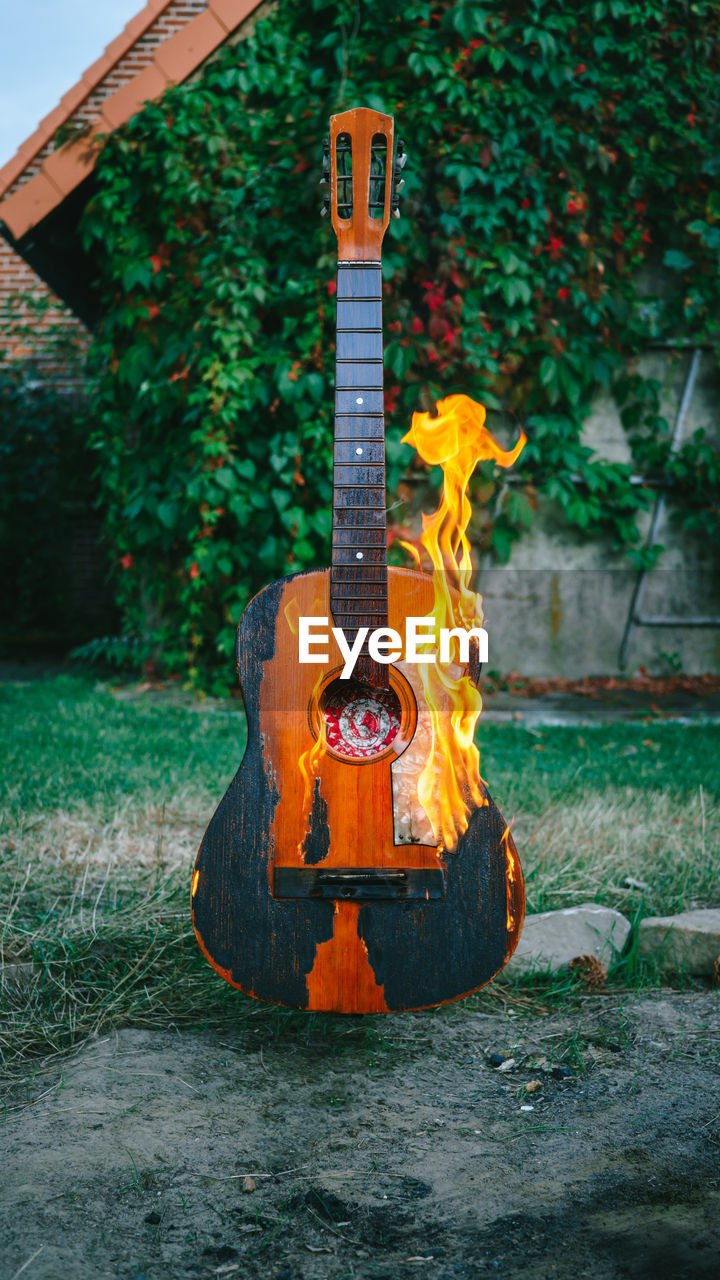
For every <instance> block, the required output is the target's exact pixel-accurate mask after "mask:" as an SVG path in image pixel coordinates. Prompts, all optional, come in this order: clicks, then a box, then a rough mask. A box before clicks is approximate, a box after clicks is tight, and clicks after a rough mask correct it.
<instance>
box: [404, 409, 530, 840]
mask: <svg viewBox="0 0 720 1280" xmlns="http://www.w3.org/2000/svg"><path fill="white" fill-rule="evenodd" d="M436 409H437V416H436V417H431V416H430V414H429V413H414V414H413V419H412V426H411V428H410V430H409V431H408V433H407V435H406V436H404V438H403V440H404V443H408V444H411V445H413V446H414V448H415V449H416V450H417V452H418V453H419V455H420V457H421V458H422V459H423V460H424V461H425V462H427V463H429V464H430V465H431V466H438V465H439V466H441V467H442V471H443V488H442V499H441V502H440V505H439V506H438V509H437V511H435V513H434V514H433V515H431V516H426V515H423V518H422V524H423V531H422V535H421V538H420V541H421V542H422V545H423V547H424V548H425V550H426V551H427V553H428V555H429V556H430V560H431V562H432V566H433V580H434V587H435V601H434V605H433V609H432V612H431V613H430V614H429V615H428V621H429V622H430V623H432V624H433V625H434V628H435V642H436V645H437V643H438V641H439V633H440V630H441V628H443V627H447V628H449V629H452V628H455V627H461V628H463V629H465V630H470V629H471V628H472V627H477V626H481V625H482V620H483V615H482V597H481V596H480V595H479V594H478V593H477V592H475V591H473V590H472V589H471V587H470V578H471V575H472V572H473V564H472V558H471V553H470V541H469V539H468V536H467V527H468V523H469V521H470V516H471V514H472V507H471V504H470V500H469V498H468V496H467V488H468V484H469V482H470V477H471V476H472V473H473V471H474V470H475V468H476V466H477V465H478V463H479V462H484V461H487V460H489V459H492V460H493V461H495V462H497V463H498V464H499V465H500V466H501V467H509V466H512V464H513V462H515V460H516V458H517V457H518V455H519V454H520V452H521V450H522V449H523V447H524V445H525V441H526V437H525V435H524V434H522V435H521V436H520V439H519V440H518V442H517V444H516V445H515V448H514V449H511V450H510V451H506V450H504V449H501V448H500V445H499V444H498V443H497V441H496V440H495V439H493V437H492V436H491V435H490V432H489V431H488V430H487V428H486V427H485V409H484V407H483V405H481V404H478V403H477V402H476V401H474V400H471V399H470V397H469V396H463V395H455V396H447V397H445V399H443V400H439V401H438V403H437V406H436ZM429 629H430V628H428V630H429ZM452 643H453V646H454V648H453V649H452V650H451V652H453V653H454V656H455V657H456V658H457V657H458V654H459V649H458V642H457V640H456V639H455V638H453V641H452ZM418 671H419V673H420V677H421V679H422V682H423V687H424V690H425V701H426V704H427V707H428V710H429V712H430V718H431V727H432V745H431V750H430V754H429V756H428V759H427V761H426V763H425V766H424V768H423V770H422V773H421V775H420V778H419V780H418V799H419V801H420V803H421V805H422V807H423V809H424V810H425V813H426V814H427V816H428V819H429V821H430V823H431V824H432V827H433V831H434V833H435V838H436V839H437V840H438V841H441V842H442V845H443V846H444V848H445V849H453V848H454V847H455V846H456V844H457V842H458V840H459V839H460V836H461V835H462V834H463V833H464V831H465V830H466V829H467V824H468V818H469V815H470V813H471V811H472V809H474V808H477V807H479V806H481V805H483V804H486V803H487V800H486V797H485V794H484V791H483V788H482V779H481V777H480V756H479V752H478V749H477V747H476V746H475V743H474V741H473V738H474V734H475V727H476V725H477V722H478V718H479V716H480V712H481V711H482V698H481V696H480V693H479V692H478V690H477V689H476V688H475V685H474V684H473V683H472V681H471V679H470V677H469V676H467V675H464V674H462V668H460V667H459V666H458V664H457V662H450V663H449V664H447V665H446V666H441V665H440V664H439V663H437V662H435V663H427V664H422V665H421V666H420V667H419V668H418Z"/></svg>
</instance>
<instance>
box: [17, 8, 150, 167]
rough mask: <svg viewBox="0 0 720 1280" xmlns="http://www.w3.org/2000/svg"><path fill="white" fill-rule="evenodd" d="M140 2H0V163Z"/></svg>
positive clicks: (123, 24) (137, 11) (75, 78)
mask: <svg viewBox="0 0 720 1280" xmlns="http://www.w3.org/2000/svg"><path fill="white" fill-rule="evenodd" d="M144 7H145V5H144V0H0V166H1V165H3V164H5V162H6V161H7V160H9V159H10V157H11V156H13V155H14V154H15V152H16V151H17V149H18V147H19V146H20V144H21V143H22V142H24V141H25V139H26V138H27V137H29V135H30V134H31V133H33V132H34V130H35V129H36V127H37V125H38V124H39V123H40V121H41V120H42V118H43V116H46V115H47V113H48V111H52V109H53V107H56V106H57V104H58V102H59V101H60V99H61V98H62V96H63V94H64V93H67V91H68V89H71V88H72V86H73V85H74V84H76V82H77V81H78V80H79V79H80V76H81V75H82V73H83V71H85V70H86V69H87V68H88V67H89V66H90V65H91V63H93V62H94V61H95V59H96V58H98V57H99V56H100V54H101V53H102V51H103V49H104V48H105V46H106V45H107V44H109V43H110V41H111V40H113V39H114V38H115V36H116V35H118V33H119V32H120V31H122V29H123V27H124V26H125V23H126V22H129V21H130V18H132V17H133V16H134V15H135V14H136V13H139V12H140V10H141V9H143V8H144Z"/></svg>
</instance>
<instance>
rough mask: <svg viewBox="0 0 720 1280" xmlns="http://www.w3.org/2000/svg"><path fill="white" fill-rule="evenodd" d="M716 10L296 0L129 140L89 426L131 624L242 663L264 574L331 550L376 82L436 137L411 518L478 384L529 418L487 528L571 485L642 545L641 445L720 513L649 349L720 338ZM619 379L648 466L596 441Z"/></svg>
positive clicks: (677, 489) (566, 502)
mask: <svg viewBox="0 0 720 1280" xmlns="http://www.w3.org/2000/svg"><path fill="white" fill-rule="evenodd" d="M719 36H720V9H718V6H717V4H716V3H714V0H697V2H696V3H692V4H689V3H683V2H679V0H674V2H672V0H665V2H663V3H656V2H653V0H606V2H602V0H594V2H590V0H577V3H574V4H572V5H570V4H568V3H567V2H566V0H516V2H514V3H512V2H506V3H497V2H493V3H483V2H482V0H475V2H472V3H463V2H462V0H455V2H453V0H436V2H434V3H424V2H423V0H374V2H373V3H372V4H370V3H361V2H359V0H352V2H351V0H339V2H337V0H332V2H330V0H280V2H279V4H278V6H277V7H276V8H275V9H274V11H273V12H272V13H271V14H269V15H268V16H267V17H266V18H265V19H263V20H262V21H260V22H258V24H257V25H256V26H255V28H254V30H253V32H252V34H251V35H250V36H249V37H248V38H247V39H244V40H241V41H240V42H238V43H237V44H235V45H229V46H227V47H226V48H225V49H224V50H223V51H222V53H221V55H220V56H219V57H217V58H216V59H214V60H213V61H212V62H211V63H209V64H208V65H207V66H206V67H205V69H204V71H203V72H202V74H201V75H200V76H199V78H197V79H194V80H193V81H192V82H191V83H188V84H186V85H183V86H180V87H178V88H176V89H173V90H171V91H170V92H168V93H167V94H166V95H165V96H164V98H163V99H162V100H161V101H160V102H158V103H155V104H153V105H149V106H147V107H146V108H145V109H144V110H143V111H142V112H141V113H140V114H139V115H138V116H136V117H135V118H134V119H133V120H132V121H131V122H130V123H129V124H128V125H127V126H126V127H125V128H124V129H122V130H120V131H118V132H117V133H115V134H114V135H112V137H111V138H110V139H109V141H108V143H107V145H106V147H105V148H104V151H103V153H102V155H101V158H100V162H99V165H98V170H97V174H98V184H99V189H98V194H97V196H96V198H95V200H94V201H93V204H92V206H91V207H90V209H89V210H88V212H87V213H86V216H85V226H84V234H85V237H86V240H87V243H88V245H89V247H90V249H91V251H92V253H93V254H94V256H95V258H96V261H97V263H98V269H99V270H100V272H101V275H102V280H103V291H104V301H105V319H104V322H103V325H102V328H101V330H100V332H99V334H98V336H97V339H96V341H95V345H94V353H93V363H94V369H95V373H96V376H97V387H98V390H97V400H96V408H95V431H94V439H93V444H94V448H95V449H96V451H97V456H98V460H99V464H100V472H101V477H102V487H103V497H104V502H105V504H106V506H107V509H108V512H109V522H110V532H111V536H112V539H113V542H114V545H115V547H116V567H117V581H118V591H119V595H120V600H121V603H122V606H123V610H124V615H125V619H126V627H127V632H128V635H129V636H131V637H134V638H135V640H136V641H137V639H138V637H139V638H140V640H141V644H142V645H145V648H146V652H147V653H151V652H152V654H153V655H154V657H155V659H156V661H158V662H159V663H160V664H161V665H162V666H163V667H164V669H166V670H169V671H176V672H181V673H183V674H184V675H187V676H189V677H190V679H191V680H194V681H195V682H197V683H205V684H208V683H211V682H212V680H213V679H214V678H215V673H216V672H218V671H222V673H223V674H222V682H223V683H226V682H227V671H228V657H229V655H230V653H231V650H232V642H233V632H234V626H235V624H236V622H237V619H238V617H239V614H240V611H241V609H242V607H243V605H244V603H245V602H246V600H247V599H248V597H249V595H250V594H252V593H253V592H255V591H256V590H258V589H259V588H260V587H261V586H262V585H264V584H265V583H266V582H267V581H269V580H271V579H272V578H274V577H277V576H279V575H281V574H283V573H287V572H289V571H292V570H294V569H297V568H302V567H306V566H312V565H322V564H325V563H327V562H328V556H329V533H330V496H331V487H330V481H331V475H330V457H331V454H330V441H331V433H332V401H333V397H332V378H333V335H334V297H333V292H334V287H335V286H334V275H335V243H334V237H333V234H332V230H331V228H330V227H329V224H328V222H327V221H326V220H324V219H322V218H321V217H320V216H319V210H320V205H321V191H322V188H320V187H319V186H318V179H319V176H320V172H319V167H320V147H321V140H322V138H323V136H324V134H325V133H326V132H327V123H328V117H329V115H330V114H331V113H332V112H335V111H339V110H343V109H345V108H347V107H350V106H357V105H367V106H371V107H375V108H377V109H378V110H381V111H386V112H389V113H391V114H393V115H394V116H395V117H396V124H397V129H398V132H399V135H400V136H401V137H403V138H405V140H406V145H407V148H408V151H409V153H410V160H409V163H408V165H407V167H406V170H405V175H404V176H405V177H406V187H405V191H404V193H403V196H404V199H403V203H402V212H403V217H402V218H401V219H400V220H399V221H397V222H393V223H392V225H391V228H390V231H389V233H388V235H387V237H386V241H385V252H384V266H385V270H384V276H385V282H386V283H385V291H386V297H385V304H384V312H385V332H386V393H387V394H386V410H387V427H388V455H389V461H390V464H391V465H390V472H389V475H390V484H391V488H392V490H393V491H394V493H395V494H396V495H397V504H396V505H394V506H393V510H392V518H393V519H394V520H395V522H396V524H397V526H398V527H399V526H402V525H403V524H404V523H406V521H407V519H408V514H409V512H410V510H411V508H412V504H413V502H414V500H415V498H414V495H416V494H417V491H418V485H417V484H410V483H408V481H409V480H412V479H413V478H416V479H417V478H418V464H417V462H416V461H414V459H413V456H412V453H411V451H410V450H409V449H408V448H407V447H406V446H403V445H401V444H400V443H399V440H400V436H401V435H402V434H403V433H404V432H405V430H406V429H407V426H408V424H409V419H410V415H411V414H412V412H413V410H415V409H417V408H430V407H431V406H432V405H433V403H434V402H435V400H436V399H438V398H439V397H440V396H442V395H447V394H449V393H451V392H454V391H462V392H465V393H467V394H469V395H471V396H473V397H475V398H476V399H478V400H481V401H483V402H484V403H485V404H486V405H488V406H489V407H490V408H491V409H492V408H496V409H497V408H501V407H502V408H504V409H505V410H506V411H507V413H508V414H509V415H510V420H511V422H512V423H513V424H514V425H515V426H516V427H518V428H519V426H520V425H522V426H524V427H525V429H526V430H527V432H528V437H529V440H528V444H527V447H526V449H525V451H524V453H523V455H522V458H521V461H520V463H519V464H518V467H517V468H516V479H515V481H514V482H513V484H512V486H511V487H503V488H501V486H504V485H505V477H503V476H501V475H499V474H495V472H494V470H493V469H492V467H488V468H486V469H485V470H484V472H483V474H482V475H479V476H478V478H477V480H476V481H475V487H474V495H473V496H474V497H475V498H476V500H477V499H483V500H484V501H485V503H486V506H485V507H484V509H483V510H484V514H483V515H482V516H481V517H480V518H479V519H478V520H477V522H476V526H475V533H476V539H477V541H478V543H479V546H480V549H481V550H482V551H487V550H492V551H494V553H495V555H496V556H497V557H499V559H500V560H501V561H502V560H503V559H505V558H507V555H508V553H509V550H510V548H511V546H512V543H513V540H514V539H516V538H517V537H518V536H520V535H521V534H522V531H523V529H524V528H526V527H528V525H529V524H530V523H531V522H532V520H533V518H534V512H535V510H536V508H537V505H538V496H539V495H541V496H542V495H544V496H545V497H546V498H548V499H549V500H551V501H552V502H553V503H554V504H556V506H557V510H558V512H559V513H560V514H561V515H562V517H563V519H564V520H565V521H566V522H567V523H568V524H569V526H571V527H573V528H575V529H577V530H580V531H582V532H583V533H584V535H586V536H587V537H590V538H597V537H603V538H605V539H607V540H608V541H609V544H610V545H614V546H620V547H625V548H627V549H628V550H629V551H630V552H631V553H632V552H633V551H634V554H635V556H636V557H637V556H638V555H639V554H640V552H639V538H638V529H637V521H636V517H637V513H638V511H639V510H642V509H644V508H645V507H647V505H648V502H649V501H650V499H651V494H650V493H649V491H648V490H645V489H642V488H639V487H638V486H633V485H631V484H630V479H629V477H630V472H631V470H633V468H634V469H635V470H641V471H643V472H644V473H648V472H649V473H651V474H653V475H654V476H655V477H656V478H657V479H658V480H663V478H665V479H668V478H669V479H670V480H671V481H672V484H673V495H674V501H675V503H676V507H677V510H678V511H679V512H680V514H681V516H682V513H683V512H684V513H685V515H686V518H687V520H688V521H689V522H690V523H694V525H695V526H696V527H697V528H698V529H699V531H700V532H701V533H702V534H703V535H704V536H706V537H708V536H712V535H715V534H716V532H717V526H718V497H717V495H718V462H717V455H716V452H715V446H714V444H713V443H712V442H711V441H709V440H707V439H705V438H704V437H703V436H702V435H700V436H696V437H694V438H693V439H692V440H691V441H690V442H689V443H688V445H687V446H686V447H685V449H684V450H683V453H682V456H681V458H680V459H679V460H677V459H676V460H674V461H672V462H669V461H668V442H669V438H668V428H667V423H666V422H665V420H664V418H663V417H662V415H661V413H660V412H659V409H658V398H657V388H656V387H655V386H654V384H653V381H652V380H651V379H647V378H642V377H641V376H640V375H639V374H638V373H637V371H636V366H634V365H633V358H634V357H635V356H637V354H638V353H639V352H641V351H642V350H643V349H644V347H645V345H646V343H647V341H648V339H650V338H652V339H661V338H663V337H673V338H683V337H687V338H692V339H699V338H708V337H709V338H712V337H714V336H717V331H718V325H719V321H718V316H719V314H720V310H719V306H718V304H719V302H720V283H719V279H718V257H719V249H720V222H719V221H718V214H719V212H720V196H719V195H718V187H717V169H718V162H719V157H720V148H719V145H718V144H719V134H720V127H719V122H720V112H719V111H718V106H719V102H718V83H719V81H718V48H719V47H720V44H719V43H718V37H719ZM648 269H651V271H659V270H661V271H662V275H663V281H664V283H663V288H662V290H661V291H658V292H657V293H653V291H652V289H651V290H650V291H649V292H648V290H647V288H640V287H639V284H638V282H639V280H640V279H641V278H642V276H643V273H644V275H645V278H647V277H648ZM603 388H605V389H607V388H612V390H613V392H614V393H616V394H617V395H618V397H619V399H620V402H621V404H622V406H623V414H624V422H625V426H626V427H627V429H628V430H629V432H630V435H631V439H632V447H633V451H634V457H633V462H632V465H631V464H622V463H617V462H608V461H603V460H602V459H600V458H597V457H593V456H592V452H591V450H590V449H589V448H588V447H587V446H585V445H584V444H583V443H582V440H581V430H582V424H583V421H584V419H585V418H586V417H587V415H588V412H589V410H590V406H591V403H592V401H593V397H594V396H595V395H596V393H597V391H598V389H603ZM420 478H421V479H422V477H420ZM432 480H433V477H432V476H431V477H428V484H427V486H425V485H424V484H423V483H421V484H420V489H421V490H422V489H424V488H427V489H428V490H430V489H431V487H432ZM428 503H429V504H432V495H430V496H429V498H428ZM426 505H427V503H426ZM396 554H397V556H398V557H400V556H401V555H402V554H403V553H401V552H400V550H399V548H398V549H397V552H396Z"/></svg>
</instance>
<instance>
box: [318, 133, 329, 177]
mask: <svg viewBox="0 0 720 1280" xmlns="http://www.w3.org/2000/svg"><path fill="white" fill-rule="evenodd" d="M329 178H330V139H329V138H323V160H322V178H321V179H320V186H322V184H323V183H324V182H327V181H328V180H329Z"/></svg>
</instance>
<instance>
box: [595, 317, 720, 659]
mask: <svg viewBox="0 0 720 1280" xmlns="http://www.w3.org/2000/svg"><path fill="white" fill-rule="evenodd" d="M664 345H667V346H669V347H680V348H682V347H684V346H685V345H686V344H685V343H683V342H670V343H667V344H664ZM687 345H688V346H691V348H692V357H691V359H690V365H689V367H688V371H687V376H686V378H685V386H684V387H683V393H682V396H681V398H680V407H679V408H678V412H677V417H676V419H675V426H674V428H673V434H672V441H671V444H670V453H671V454H673V453H677V451H678V449H679V448H680V445H681V443H682V438H683V430H684V427H685V418H686V417H687V413H688V409H689V408H690V403H691V401H692V397H693V392H694V390H695V383H696V382H697V375H698V369H699V368H700V357H701V354H702V350H703V345H704V344H701V345H699V346H695V345H694V344H687ZM666 513H667V498H666V496H665V494H664V493H660V494H658V497H657V498H656V500H655V509H654V511H653V515H652V520H651V522H650V530H649V532H648V536H647V539H646V542H645V546H646V547H648V548H650V547H654V546H655V545H656V544H657V541H658V537H659V534H660V530H661V529H662V527H663V524H664V522H665V516H666ZM649 572H650V570H648V569H641V570H640V572H639V573H638V576H637V581H636V583H635V587H634V590H633V594H632V599H631V600H630V607H629V609H628V615H627V619H626V622H625V630H624V631H623V637H622V642H621V644H620V651H619V654H618V665H619V666H620V667H624V666H625V664H626V662H627V656H628V650H629V648H630V642H631V639H632V634H633V631H634V629H635V627H720V617H713V616H712V615H709V614H708V615H703V614H697V615H695V616H692V615H690V616H688V615H687V614H678V615H677V616H673V615H671V614H667V615H666V614H645V613H643V612H642V605H643V600H644V598H645V588H646V586H647V579H648V574H649Z"/></svg>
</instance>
